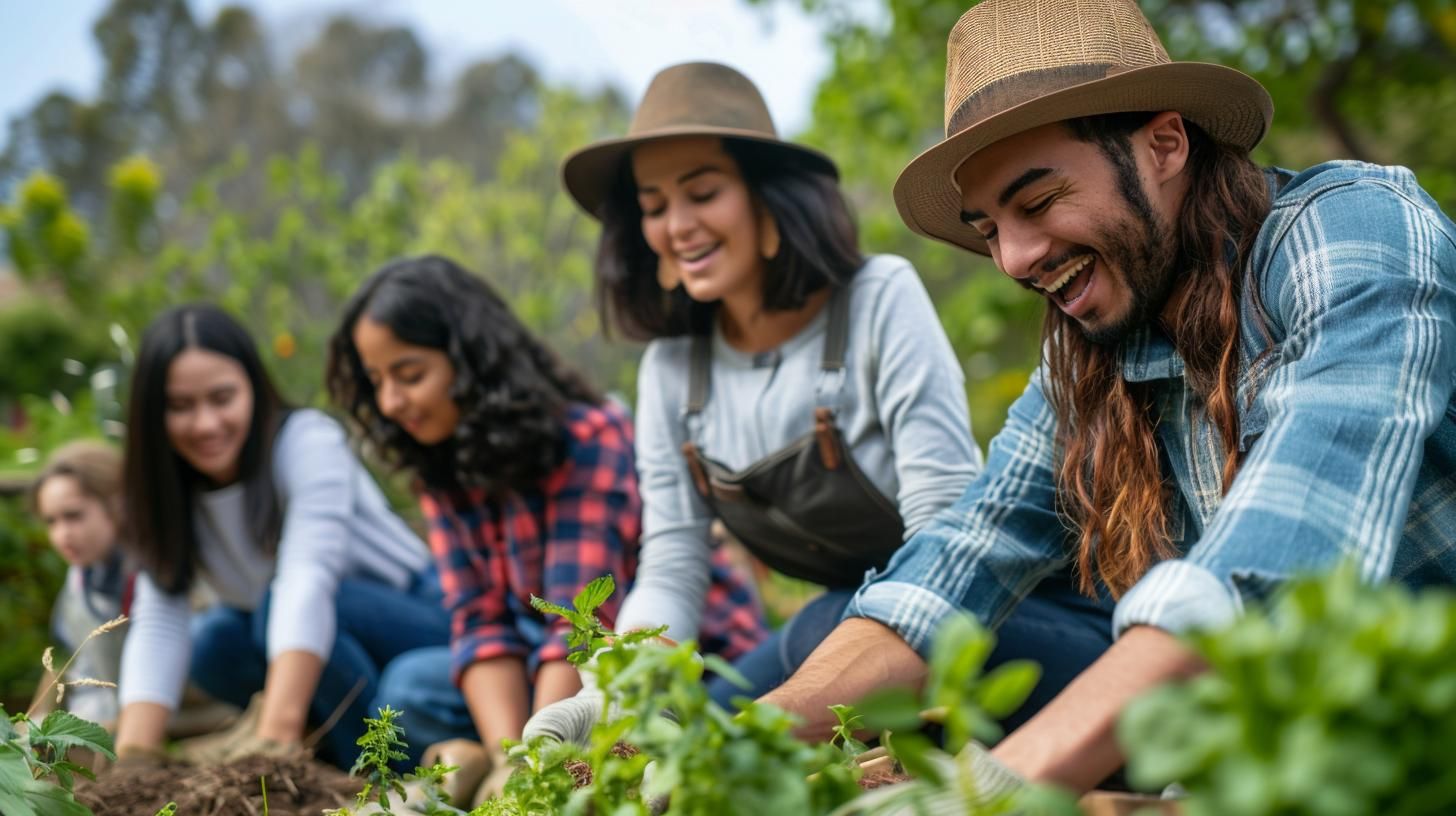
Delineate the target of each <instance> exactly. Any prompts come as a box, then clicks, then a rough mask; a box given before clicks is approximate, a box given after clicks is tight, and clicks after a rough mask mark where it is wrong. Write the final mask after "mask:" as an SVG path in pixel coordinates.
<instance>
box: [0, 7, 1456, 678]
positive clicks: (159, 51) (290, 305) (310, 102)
mask: <svg viewBox="0 0 1456 816" xmlns="http://www.w3.org/2000/svg"><path fill="white" fill-rule="evenodd" d="M744 1H745V2H746V3H747V4H748V5H751V6H767V5H770V4H772V3H788V2H792V3H796V4H798V5H799V6H801V7H802V8H803V9H804V10H806V11H807V12H809V13H810V14H812V15H814V16H815V17H817V18H818V19H819V20H820V21H821V22H822V24H823V28H824V31H825V37H826V42H827V45H828V47H829V48H830V51H831V53H832V65H831V69H830V71H829V73H828V75H827V76H825V77H824V78H823V80H822V82H821V84H820V86H819V90H818V93H817V97H816V99H815V102H814V110H813V118H812V124H811V125H810V127H809V128H808V129H807V131H806V132H804V133H801V134H791V135H793V136H795V137H796V138H799V139H801V140H803V141H805V142H808V143H810V144H814V145H816V146H818V147H820V148H822V149H824V150H825V151H827V152H828V153H829V154H830V155H832V156H834V157H835V158H836V159H837V161H838V162H839V165H840V168H841V172H842V175H843V178H844V184H845V186H846V188H847V189H848V190H849V192H850V195H851V198H852V200H853V202H854V204H855V206H856V209H857V211H858V214H859V218H860V222H861V229H862V233H863V244H864V247H865V248H866V250H868V251H872V252H893V253H897V254H901V255H904V256H906V257H908V258H910V259H911V260H912V261H913V262H914V263H915V265H916V266H917V268H918V269H919V270H920V272H921V275H922V277H923V278H924V279H925V281H926V284H927V286H928V287H929V289H930V291H931V293H932V297H933V298H934V300H935V302H936V304H937V308H938V309H939V312H940V315H941V319H942V322H943V323H944V325H945V328H946V330H947V332H948V334H949V335H950V338H951V340H952V343H953V344H954V345H955V348H956V349H957V352H958V353H959V355H960V358H961V360H962V363H963V365H964V367H965V370H966V374H967V396H968V399H969V402H970V405H971V409H972V418H973V423H974V430H975V432H976V436H977V438H978V440H979V441H980V442H981V444H982V445H983V446H984V445H985V443H986V442H987V441H988V440H989V439H990V437H991V436H992V435H993V434H994V432H995V431H996V430H997V429H998V428H999V427H1000V423H1001V417H1002V415H1003V414H1004V411H1005V408H1006V406H1007V405H1008V404H1009V402H1010V401H1011V400H1012V399H1014V397H1015V396H1016V395H1017V394H1018V393H1019V392H1020V390H1021V388H1022V387H1023V385H1024V383H1025V380H1026V377H1027V375H1028V373H1029V371H1030V368H1031V366H1032V365H1034V363H1035V361H1036V357H1037V348H1038V342H1037V335H1038V330H1039V325H1040V319H1039V315H1040V309H1041V305H1040V303H1039V302H1038V301H1037V300H1036V299H1035V298H1034V296H1032V295H1030V294H1029V293H1026V292H1024V291H1023V290H1022V289H1021V288H1020V287H1016V286H1010V285H1007V284H1006V283H1005V282H1004V281H1002V280H1000V279H999V276H998V274H997V273H996V272H995V271H994V269H991V268H990V266H989V264H988V263H986V262H985V261H982V260H981V259H978V258H974V257H972V256H969V255H967V254H965V253H961V252H958V251H955V250H952V249H950V248H949V247H945V246H941V245H938V244H934V243H932V242H929V241H927V240H924V239H921V238H918V237H916V236H914V235H912V234H911V233H910V232H909V231H908V230H907V229H905V228H904V226H903V225H902V224H901V222H900V220H899V218H898V216H897V215H896V213H895V210H894V206H893V203H892V201H891V200H890V197H889V194H888V193H889V189H890V187H891V185H892V184H893V181H894V178H895V176H896V175H897V174H898V172H899V170H900V168H901V167H903V166H904V164H905V163H906V162H907V161H908V160H909V159H910V158H911V157H912V156H914V155H915V154H916V153H917V152H918V151H919V150H921V149H923V148H925V147H927V146H929V145H930V144H932V143H933V142H934V141H935V140H936V139H937V138H938V137H939V135H940V128H941V121H942V118H941V117H942V110H941V100H942V81H943V77H944V69H945V40H946V35H947V33H948V32H949V30H950V28H951V26H952V25H954V23H955V20H956V19H957V18H958V17H959V15H960V14H961V13H962V12H963V11H964V10H965V9H966V8H967V7H968V6H969V5H972V3H971V2H968V0H744ZM1142 6H1143V8H1144V10H1145V11H1146V12H1147V14H1148V15H1149V18H1150V19H1151V20H1152V21H1153V22H1154V24H1155V25H1156V26H1157V27H1158V29H1159V31H1160V32H1161V33H1162V36H1163V37H1164V41H1165V43H1166V44H1167V46H1168V49H1169V51H1170V53H1171V54H1172V55H1173V56H1174V57H1175V58H1178V59H1203V60H1208V61H1213V62H1220V63H1223V64H1227V65H1231V66H1234V67H1237V68H1240V69H1241V70H1244V71H1246V72H1248V73H1250V74H1252V75H1254V76H1255V77H1257V78H1258V79H1259V80H1260V81H1261V82H1263V83H1264V84H1265V86H1266V87H1268V88H1269V90H1270V92H1271V93H1272V94H1273V96H1274V99H1275V106H1276V111H1277V112H1276V117H1275V126H1274V130H1273V132H1272V134H1271V135H1270V136H1269V138H1267V139H1266V141H1265V143H1264V144H1263V145H1262V146H1261V147H1260V148H1259V149H1258V151H1257V154H1256V157H1257V158H1258V159H1259V160H1260V161H1262V162H1265V163H1276V164H1281V165H1284V166H1290V167H1302V166H1305V165H1308V164H1312V163H1315V162H1318V161H1322V160H1326V159H1331V158H1361V159H1366V160H1371V161H1378V162H1384V163H1399V164H1406V165H1408V166H1410V167H1412V168H1413V169H1414V170H1415V171H1416V173H1417V175H1418V176H1419V178H1420V179H1421V181H1422V183H1423V184H1424V185H1425V186H1426V187H1427V189H1429V190H1430V191H1431V193H1432V194H1433V195H1434V196H1435V197H1436V198H1437V200H1438V201H1440V202H1441V203H1442V205H1443V206H1444V207H1445V208H1446V210H1447V212H1452V211H1453V209H1456V141H1453V140H1451V139H1449V138H1447V134H1448V133H1449V132H1450V131H1451V130H1453V126H1456V0H1399V1H1398V0H1361V1H1360V2H1358V3H1357V2H1355V0H1145V1H1144V2H1143V3H1142ZM93 32H94V35H95V40H96V47H97V48H98V50H99V52H100V53H101V55H102V57H103V62H104V64H105V66H106V78H105V80H104V82H103V83H102V86H101V90H100V92H99V94H98V95H97V97H96V98H94V99H77V98H74V97H71V96H69V95H66V94H63V93H53V94H50V95H48V96H46V97H44V98H43V99H41V100H39V101H37V103H36V104H35V106H34V107H33V108H32V109H31V110H30V111H29V112H27V113H26V114H24V115H22V116H20V117H17V118H15V119H13V120H12V121H11V122H10V125H9V135H8V139H7V141H6V145H5V150H4V152H3V153H0V201H4V202H6V203H5V204H4V206H3V208H0V229H3V231H4V236H5V237H4V244H5V250H6V255H7V256H8V258H9V259H10V262H11V264H12V266H13V270H14V272H15V273H16V274H17V275H18V276H19V278H20V280H21V282H22V283H21V286H20V287H19V293H18V294H10V295H9V296H7V297H6V299H5V300H4V302H0V361H3V364H0V487H5V486H8V488H9V489H10V490H11V491H12V492H13V490H14V488H15V487H16V486H17V485H19V484H22V483H23V482H24V479H25V477H26V474H27V473H28V472H29V471H30V470H31V469H33V467H34V465H35V463H36V462H37V461H38V460H39V459H40V458H42V457H43V456H44V454H45V453H46V452H47V451H48V450H50V449H51V448H53V447H55V446H56V445H58V444H60V443H61V442H63V441H66V440H67V439H70V438H74V437H75V436H78V435H97V434H106V435H111V436H112V437H115V436H116V435H117V433H118V430H119V428H118V425H117V423H118V421H119V420H120V419H121V405H122V404H123V400H124V397H125V394H124V393H123V392H124V386H125V378H126V368H127V365H128V364H129V354H130V347H131V344H132V343H133V338H135V337H136V336H137V334H138V332H139V331H140V330H141V328H142V327H144V326H145V324H146V322H147V320H148V319H149V317H150V316H151V315H153V314H155V313H156V311H157V310H159V309H161V308H163V307H165V306H167V305H171V304H174V303H178V302H182V301H185V300H192V299H199V298H206V299H211V300H216V301H218V302H220V303H222V304H224V305H225V306H226V307H227V308H229V309H231V310H233V311H234V312H235V313H236V314H238V315H239V316H240V317H242V318H243V319H244V321H245V322H246V323H247V324H248V325H249V326H250V327H251V328H252V329H253V331H254V333H255V336H256V337H258V338H259V340H260V344H261V345H262V346H263V347H264V352H265V357H266V358H267V360H268V363H269V364H270V366H271V367H272V370H273V372H274V373H275V375H276V376H277V378H278V380H279V382H280V384H281V386H282V387H283V389H284V391H285V393H286V394H287V395H288V396H289V397H290V398H292V399H293V400H295V401H297V402H299V403H303V404H316V405H317V404H321V401H322V381H321V375H320V372H321V365H322V357H323V343H322V341H323V338H325V337H326V336H327V334H328V333H329V332H330V331H331V329H332V326H333V319H334V316H335V314H336V311H337V309H338V307H339V305H340V303H341V301H342V299H343V298H345V297H347V296H348V294H349V293H350V292H351V291H352V290H353V288H354V287H355V286H356V285H357V284H358V283H359V282H360V281H361V280H362V279H363V278H364V277H365V276H366V275H367V274H368V273H369V272H370V271H371V270H373V269H374V268H375V267H377V266H378V265H379V264H381V263H382V262H384V261H386V260H388V259H390V258H393V257H397V256H399V255H403V254H410V253H420V252H427V251H428V252H441V253H444V254H448V255H451V256H454V257H455V258H457V259H459V260H460V261H462V262H463V263H465V264H466V266H467V267H469V268H472V269H473V270H475V271H476V272H478V273H480V274H483V275H485V276H486V277H487V278H488V279H489V280H490V281H491V282H492V283H493V284H494V285H496V286H497V287H499V288H500V289H501V290H502V291H503V292H504V293H505V294H506V296H507V297H508V298H509V300H510V301H511V302H512V303H513V304H514V305H515V307H516V308H517V310H518V311H519V312H520V314H521V315H522V317H523V318H524V319H525V320H526V322H527V323H528V324H529V325H531V326H532V327H533V328H535V329H536V330H537V331H538V332H539V333H540V334H541V335H542V336H543V337H545V338H546V339H547V340H548V341H549V342H550V343H551V344H552V345H553V346H555V347H556V348H557V349H558V351H560V352H561V353H562V354H563V355H564V356H566V357H567V358H568V359H570V360H572V361H573V362H574V363H576V364H577V365H578V366H580V367H581V368H582V369H583V370H585V371H587V372H589V373H590V374H591V375H592V376H594V377H595V378H596V379H597V380H598V381H599V382H600V383H601V384H603V385H604V386H606V387H608V388H611V389H614V390H617V391H619V392H620V393H622V394H624V395H627V396H629V397H630V396H631V395H632V394H633V393H634V387H633V379H634V375H635V361H636V357H637V355H638V353H639V352H640V349H638V348H636V347H633V346H632V345H630V344H626V343H621V342H602V339H601V331H600V326H599V324H598V322H597V319H596V315H595V312H594V309H593V300H592V292H591V258H592V252H593V248H594V242H595V237H596V227H595V224H594V222H592V221H590V219H587V218H585V217H584V216H582V215H580V214H579V213H578V212H577V211H576V209H575V208H574V207H573V206H572V205H571V203H570V201H569V200H568V199H567V198H566V197H565V195H564V194H563V193H562V192H561V191H560V188H559V185H558V183H557V166H558V164H559V162H560V160H561V158H562V157H563V156H564V154H565V153H566V152H567V151H569V150H570V149H572V148H574V147H577V146H579V145H581V144H584V143H586V142H588V141H590V140H591V139H593V138H596V137H599V136H604V135H609V134H615V133H620V132H621V131H622V130H623V129H624V127H625V122H626V117H627V115H628V109H629V105H630V104H631V101H630V100H624V99H623V98H622V96H621V94H620V93H618V92H617V91H615V90H613V89H611V88H600V89H594V90H582V89H575V88H564V87H554V86H551V85H550V84H548V83H546V82H545V81H543V80H542V79H541V77H540V76H539V75H538V74H537V72H536V71H535V70H534V69H533V67H532V66H531V65H530V64H529V63H527V62H526V61H524V60H522V59H521V58H519V57H514V56H506V57H502V58H500V59H494V60H483V61H480V62H477V63H475V64H473V65H470V66H468V67H466V68H465V69H463V70H462V71H460V72H459V73H457V74H456V75H454V76H452V77H448V78H446V79H445V80H444V81H432V79H431V77H432V76H433V73H432V71H431V70H430V69H431V55H430V53H429V50H428V48H427V46H426V44H425V43H424V42H423V41H422V40H421V39H420V38H419V37H418V36H417V35H416V34H415V32H413V31H411V30H410V29H409V28H407V27H404V26H400V25H393V24H388V25H382V24H378V23H374V22H371V21H368V20H364V19H358V18H355V17H351V16H349V15H348V14H347V13H344V14H340V15H339V16H338V17H337V18H335V19H334V20H333V21H332V22H331V23H330V24H329V25H327V26H326V27H325V28H324V29H323V30H322V31H321V33H320V34H319V35H318V37H317V38H316V39H315V40H314V41H312V42H309V43H307V44H305V45H303V46H302V47H301V48H298V49H296V50H294V51H292V52H290V53H283V52H282V51H281V49H280V47H279V46H278V44H277V40H278V39H279V38H278V37H277V36H276V32H271V31H270V30H269V29H268V26H267V25H266V23H265V21H263V20H261V19H259V18H257V17H256V16H255V15H254V14H253V13H252V12H250V11H249V10H247V9H246V8H242V7H228V8H225V9H223V10H222V11H220V12H219V13H218V14H217V15H216V16H215V17H213V18H212V19H197V18H195V17H194V16H193V15H192V13H191V11H190V10H189V7H188V6H187V4H186V2H185V0H114V2H112V4H111V5H110V7H109V8H108V9H107V11H106V12H105V13H104V14H103V15H102V16H101V17H100V18H99V19H98V20H97V21H96V22H95V25H94V29H93ZM3 275H4V272H3V271H0V277H3ZM3 283H4V281H3V280H0V284H3ZM10 291H11V290H10V289H5V288H3V287H0V292H10ZM395 487H396V494H395V495H396V497H397V498H399V500H400V501H401V503H402V505H407V502H406V500H405V498H404V495H403V493H402V492H399V491H398V490H397V488H398V485H396V486H395ZM62 573H63V569H62V567H61V565H60V563H59V561H58V559H57V558H56V557H55V556H54V555H52V554H51V553H50V552H49V550H48V549H47V548H46V547H45V545H44V542H43V540H42V538H41V536H40V532H39V530H38V528H37V527H36V526H35V525H34V524H33V523H31V522H29V521H28V520H27V519H26V514H25V513H24V510H23V508H22V507H21V506H20V504H19V502H18V500H17V499H16V498H14V497H13V496H12V497H11V498H8V499H0V591H3V594H0V620H3V621H5V622H6V623H5V630H6V637H5V644H4V647H3V648H0V701H5V702H7V703H12V702H13V701H14V700H15V699H16V698H17V697H22V696H27V695H28V693H29V684H30V683H31V682H32V681H33V678H34V676H35V675H36V674H37V673H38V666H37V665H34V664H35V663H36V658H37V657H38V654H39V651H40V644H41V643H42V642H43V641H44V637H45V635H44V631H43V629H42V624H43V621H44V620H45V617H46V606H47V604H48V601H49V598H51V597H52V596H53V594H54V592H55V588H56V586H57V585H58V581H59V576H60V575H61V574H62Z"/></svg>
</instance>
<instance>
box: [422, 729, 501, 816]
mask: <svg viewBox="0 0 1456 816" xmlns="http://www.w3.org/2000/svg"><path fill="white" fill-rule="evenodd" d="M437 762H438V763H440V764H441V765H453V766H455V770H453V771H451V772H450V773H448V774H446V775H445V778H444V784H443V785H442V786H441V788H442V790H443V792H444V793H445V794H446V795H448V796H449V797H450V802H451V803H453V804H457V805H459V804H463V803H465V802H469V801H470V800H471V799H473V798H474V797H475V791H476V790H477V789H478V788H479V787H480V782H481V780H482V779H485V777H486V774H488V773H490V772H491V770H492V769H493V768H494V767H495V766H494V762H495V757H493V756H492V755H491V754H490V753H488V752H487V751H486V750H485V746H484V745H481V744H480V743H479V742H476V741H475V740H472V739H452V740H445V741H444V742H437V743H435V744H434V745H431V746H430V747H428V748H426V749H425V753H424V756H423V757H421V759H420V764H421V765H423V766H424V767H426V768H428V767H430V766H432V765H434V764H435V763H437Z"/></svg>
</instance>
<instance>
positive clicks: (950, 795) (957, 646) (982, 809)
mask: <svg viewBox="0 0 1456 816" xmlns="http://www.w3.org/2000/svg"><path fill="white" fill-rule="evenodd" d="M995 643H996V640H995V637H994V636H993V635H992V634H991V633H990V632H987V631H986V630H985V629H984V628H982V627H981V626H980V625H979V624H977V623H976V622H975V621H974V620H972V619H971V618H969V617H966V616H954V617H951V618H949V619H947V621H946V623H944V624H942V625H941V628H940V630H939V631H938V632H937V633H936V636H935V641H934V644H933V646H932V647H931V656H930V666H929V668H930V674H929V678H928V679H927V681H926V684H925V689H924V691H923V692H921V693H920V694H917V693H915V692H913V691H911V690H909V689H887V690H884V691H881V692H878V693H875V694H872V695H870V696H869V697H867V698H866V699H865V700H864V701H862V702H861V703H860V704H859V705H858V706H856V708H855V710H854V711H853V712H845V713H841V712H839V711H836V712H835V713H836V714H837V715H839V718H840V729H836V733H838V732H839V731H840V730H841V729H846V728H854V729H858V728H860V727H863V726H868V727H870V728H872V729H877V730H881V731H882V737H881V739H882V741H883V743H884V744H885V745H886V747H888V748H889V751H890V754H891V756H893V757H894V758H895V760H896V761H897V762H899V764H900V765H901V767H903V768H904V769H905V771H906V772H907V773H909V774H910V775H911V776H912V777H914V779H913V780H911V781H910V782H905V783H902V784H899V785H893V786H889V787H884V788H880V789H878V790H875V791H872V792H870V793H868V794H866V795H865V796H864V797H862V798H860V799H859V800H857V801H855V802H851V803H850V804H849V805H847V806H845V807H844V808H842V809H841V810H840V811H838V813H840V814H846V815H847V814H855V816H872V815H874V814H909V813H927V814H940V813H956V814H965V816H995V815H996V814H1010V813H1016V814H1025V816H1031V814H1045V816H1052V815H1053V814H1070V815H1071V816H1076V814H1079V813H1080V811H1079V810H1078V809H1077V806H1076V802H1075V800H1073V799H1072V798H1071V797H1070V796H1066V795H1064V794H1061V793H1060V792H1057V791H1054V790H1049V789H1044V788H1035V787H1031V788H1027V789H1026V790H1024V791H1022V792H1019V793H1017V794H1015V795H1014V796H1009V797H1001V798H995V797H986V796H984V795H982V794H981V793H980V792H979V791H978V788H977V784H976V779H975V777H974V774H973V773H972V772H971V769H970V767H969V766H968V764H967V762H966V761H965V758H966V757H967V756H968V754H966V753H963V750H964V749H965V748H966V746H967V745H969V743H970V742H971V740H973V739H975V740H981V741H984V742H993V741H995V740H996V739H999V738H1000V736H1001V728H1000V726H999V725H997V724H996V720H998V719H1001V718H1004V717H1006V716H1008V715H1010V714H1011V713H1012V712H1014V711H1015V710H1016V709H1017V708H1018V707H1019V706H1020V705H1021V704H1022V703H1023V702H1024V701H1025V700H1026V697H1027V695H1028V694H1030V693H1031V690H1032V688H1033V687H1035V685H1036V682H1037V680H1038V679H1039V678H1040V676H1041V670H1040V668H1039V667H1038V666H1037V665H1036V664H1035V663H1032V662H1030V661H1026V660H1013V661H1010V662H1007V663H1004V664H1002V665H1000V666H997V667H996V668H995V669H993V670H992V671H991V672H990V673H988V674H985V675H984V676H982V670H983V669H984V667H985V664H986V658H988V657H989V656H990V654H991V649H992V648H993V647H994V646H995ZM846 714H852V716H848V717H847V716H846ZM927 720H929V721H932V722H938V723H940V724H941V726H942V727H943V728H944V746H945V748H944V750H942V749H941V748H940V747H937V746H936V744H935V743H934V742H933V741H932V740H931V739H930V738H929V737H927V736H925V735H924V734H923V733H921V728H922V726H923V725H924V723H925V722H926V721H927Z"/></svg>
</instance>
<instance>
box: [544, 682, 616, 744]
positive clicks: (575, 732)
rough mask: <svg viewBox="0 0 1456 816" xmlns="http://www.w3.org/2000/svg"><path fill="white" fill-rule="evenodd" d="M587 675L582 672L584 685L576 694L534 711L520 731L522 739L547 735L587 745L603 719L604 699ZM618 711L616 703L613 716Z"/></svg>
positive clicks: (558, 739)
mask: <svg viewBox="0 0 1456 816" xmlns="http://www.w3.org/2000/svg"><path fill="white" fill-rule="evenodd" d="M587 676H588V675H587V674H586V673H585V672H583V673H582V688H581V691H578V692H577V693H576V695H575V696H573V697H567V698H565V699H563V700H557V701H556V702H554V703H552V704H551V705H549V706H546V707H545V708H543V709H541V710H540V711H537V712H536V713H535V714H533V715H531V719H529V720H527V721H526V727H525V729H524V731H522V733H521V740H522V741H523V742H530V741H531V740H532V739H533V738H535V737H547V738H549V739H553V740H556V741H557V742H570V743H574V744H576V745H580V746H583V747H585V746H586V744H587V742H588V741H589V740H590V738H591V730H592V727H593V726H595V725H596V724H597V720H599V719H601V716H602V703H603V700H604V699H605V697H604V695H603V694H602V692H601V690H600V689H598V688H597V687H596V685H595V684H594V683H588V682H587ZM618 711H619V709H618V708H617V706H616V704H615V703H614V704H613V705H612V711H611V712H609V714H608V716H609V717H613V718H614V717H616V716H618V714H617V712H618Z"/></svg>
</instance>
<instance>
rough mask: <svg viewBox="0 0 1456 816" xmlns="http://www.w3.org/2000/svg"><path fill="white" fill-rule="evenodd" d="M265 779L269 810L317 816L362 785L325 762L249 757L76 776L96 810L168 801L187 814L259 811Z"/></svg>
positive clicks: (145, 809) (142, 815) (119, 812)
mask: <svg viewBox="0 0 1456 816" xmlns="http://www.w3.org/2000/svg"><path fill="white" fill-rule="evenodd" d="M260 780H262V781H261V782H260ZM264 783H266V785H267V795H268V807H267V813H268V816H318V814H320V813H321V812H323V811H324V810H327V809H330V808H336V807H339V806H341V805H345V804H349V803H351V802H352V800H353V798H354V795H355V794H356V793H358V791H359V788H360V787H361V786H362V783H361V782H360V780H358V779H354V778H352V777H350V776H349V775H348V774H345V773H344V772H343V771H340V770H338V769H336V768H334V767H333V766H331V765H326V764H324V763H321V762H315V761H312V760H305V759H272V758H268V757H249V758H247V759H242V760H239V761H237V762H233V763H229V764H227V765H212V766H201V767H199V766H194V765H186V764H182V763H168V764H165V765H159V766H155V767H145V768H134V767H120V768H118V767H112V768H108V769H107V770H105V771H102V772H101V773H99V774H97V776H96V781H94V782H87V781H84V780H82V781H78V784H77V786H76V800H77V801H78V802H80V803H81V804H83V805H85V806H86V807H88V808H90V809H91V811H92V813H93V814H95V816H152V814H154V813H156V812H157V811H158V810H160V809H161V808H162V807H163V806H165V805H166V804H167V803H168V802H176V803H177V813H178V814H185V816H261V814H262V813H263V812H264V808H263V785H264Z"/></svg>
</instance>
